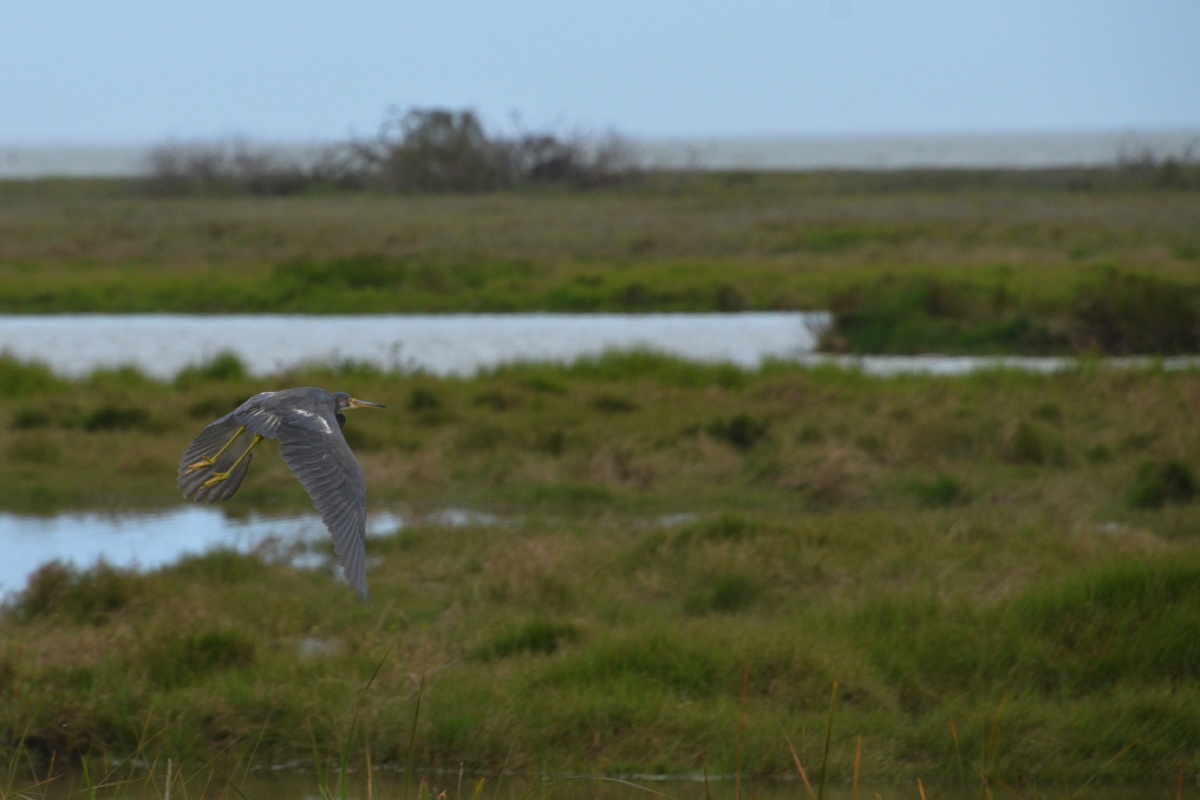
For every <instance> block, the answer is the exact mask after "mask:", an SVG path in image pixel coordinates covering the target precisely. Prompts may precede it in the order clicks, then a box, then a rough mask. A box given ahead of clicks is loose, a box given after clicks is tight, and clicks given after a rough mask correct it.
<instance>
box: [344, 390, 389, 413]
mask: <svg viewBox="0 0 1200 800" xmlns="http://www.w3.org/2000/svg"><path fill="white" fill-rule="evenodd" d="M333 407H334V410H336V411H337V413H339V414H340V413H341V412H343V411H346V410H348V409H351V408H387V406H385V405H383V404H382V403H371V402H368V401H366V400H359V399H358V398H357V397H351V396H350V395H349V394H347V393H346V392H337V393H335V394H334V395H333Z"/></svg>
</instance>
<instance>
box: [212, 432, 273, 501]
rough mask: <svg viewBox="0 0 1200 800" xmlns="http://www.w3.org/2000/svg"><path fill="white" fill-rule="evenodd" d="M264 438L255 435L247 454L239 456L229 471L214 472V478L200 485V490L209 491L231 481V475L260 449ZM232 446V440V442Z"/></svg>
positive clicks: (257, 434) (260, 435)
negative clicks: (212, 487)
mask: <svg viewBox="0 0 1200 800" xmlns="http://www.w3.org/2000/svg"><path fill="white" fill-rule="evenodd" d="M263 438H264V437H263V436H262V434H259V433H256V434H254V441H253V442H251V443H250V446H249V447H247V448H246V452H244V453H242V454H241V455H240V456H238V459H237V461H235V462H233V463H232V464H230V465H229V469H227V470H225V471H224V472H214V473H213V476H212V477H211V478H209V479H208V480H206V481H205V482H204V483H202V484H200V488H201V489H207V488H208V487H210V486H216V485H217V484H218V483H221V482H222V481H225V480H229V476H230V474H232V473H233V471H234V470H235V469H237V466H238V464H240V463H242V462H243V461H245V460H246V456H248V455H250V451H251V450H253V449H254V448H256V447H258V443H259V442H261V441H262V440H263ZM230 444H232V440H231V441H230ZM225 446H226V447H228V446H229V445H225ZM217 455H220V453H218V454H217Z"/></svg>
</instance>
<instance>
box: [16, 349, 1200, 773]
mask: <svg viewBox="0 0 1200 800" xmlns="http://www.w3.org/2000/svg"><path fill="white" fill-rule="evenodd" d="M3 371H4V376H5V384H6V386H9V387H18V388H17V390H16V391H15V392H10V393H9V394H8V395H7V396H6V397H4V398H3V399H2V400H0V452H3V453H4V454H5V455H6V458H5V459H4V461H3V466H2V467H0V470H2V471H3V472H2V474H0V480H2V481H3V483H4V485H5V487H6V490H5V492H4V495H3V501H4V505H5V507H7V508H8V509H10V510H22V511H26V510H35V509H44V510H50V509H52V508H58V507H71V508H78V507H93V508H120V509H129V508H146V507H155V506H165V505H169V504H173V503H175V502H177V501H178V498H177V493H176V491H175V489H174V467H175V463H176V460H177V458H178V456H179V453H180V451H181V450H182V449H183V447H184V446H185V445H186V443H187V442H188V441H190V439H191V437H192V436H193V435H194V433H195V432H196V431H198V430H199V429H200V428H201V427H202V426H203V425H204V424H205V423H206V422H207V421H208V420H209V419H211V418H212V417H214V416H215V415H217V414H219V413H221V412H222V411H223V410H226V409H228V408H230V407H231V406H232V405H233V404H234V403H235V402H238V401H239V400H240V399H241V398H243V397H244V396H246V395H248V394H250V393H252V392H254V391H257V390H259V389H262V388H269V387H274V386H286V385H293V384H307V383H313V384H318V385H326V386H330V387H339V388H346V389H350V390H352V391H354V392H355V393H357V394H359V395H361V396H363V397H368V398H372V399H376V400H379V401H382V402H385V403H388V404H389V406H390V408H389V410H387V411H386V412H379V413H370V414H369V413H368V412H361V413H360V414H359V415H358V416H356V417H354V418H353V419H351V420H350V422H349V424H348V426H347V427H348V431H349V438H350V441H351V443H352V444H353V446H354V447H355V448H356V450H357V452H358V454H359V457H360V459H361V461H362V462H363V465H364V467H365V470H366V473H367V476H368V483H369V493H370V499H371V504H372V506H373V507H374V508H379V509H385V508H406V509H410V510H412V511H414V512H417V513H418V514H419V513H421V512H425V511H431V510H436V509H438V508H443V507H447V506H456V507H468V508H473V509H477V510H481V511H486V512H489V513H492V514H495V515H497V517H498V518H499V519H500V522H498V523H497V524H494V525H484V526H476V527H469V528H466V529H452V530H450V529H442V528H439V527H437V526H435V525H426V526H418V527H416V528H413V529H410V530H405V531H401V532H399V533H397V534H396V535H394V536H389V537H385V538H382V539H378V540H372V541H371V543H370V547H369V550H370V555H371V556H372V558H373V559H375V561H374V562H373V565H372V567H371V570H370V573H369V578H370V581H371V585H372V592H373V598H372V601H371V602H370V603H369V604H366V605H363V604H360V603H358V602H357V601H356V600H355V598H354V595H353V592H351V591H350V590H349V589H347V588H346V587H344V586H342V585H339V584H337V583H335V582H333V581H332V580H331V579H330V577H329V576H328V575H327V574H326V573H325V572H324V571H320V570H318V571H300V570H296V569H293V568H291V567H289V566H287V562H286V559H283V558H281V556H280V554H279V553H271V552H264V553H262V554H259V555H258V556H244V555H237V554H233V553H229V552H218V553H214V554H211V555H207V556H203V557H198V558H191V559H188V560H186V561H184V562H183V563H181V564H179V565H177V566H174V567H171V568H168V569H165V570H162V571H159V572H155V573H151V574H145V575H139V574H128V573H125V572H121V571H117V570H113V569H111V568H101V569H95V570H92V571H89V572H86V573H82V574H80V573H75V572H73V571H71V570H68V569H64V568H62V567H57V566H51V567H47V568H46V569H44V570H43V571H42V572H41V573H39V574H38V575H37V576H36V577H35V578H34V580H33V581H32V583H31V585H30V587H29V588H28V589H27V590H26V591H25V592H24V593H22V594H20V595H19V596H16V597H13V598H10V602H9V605H8V607H7V611H6V613H5V615H4V618H3V621H2V622H0V641H2V642H3V645H2V650H0V692H3V693H4V695H5V698H6V701H5V703H3V704H2V706H0V727H2V729H3V730H4V731H6V734H5V741H6V742H9V746H13V745H15V744H16V743H18V742H22V743H23V746H24V747H25V748H27V749H28V750H29V751H30V752H32V753H34V754H36V755H38V756H39V757H42V758H46V757H49V754H51V753H55V754H57V756H58V758H60V759H65V758H68V757H70V756H74V755H79V754H93V755H95V754H97V753H104V752H108V753H116V754H123V753H128V752H132V751H135V750H136V751H139V752H141V751H149V752H153V753H155V754H161V756H162V758H165V757H167V756H168V755H171V756H173V757H175V758H176V759H183V760H185V761H189V760H190V763H203V762H205V761H207V760H208V759H210V758H213V757H217V756H218V755H221V756H223V757H231V758H236V759H240V760H241V763H246V762H248V761H250V760H255V761H256V762H258V763H264V764H272V763H283V762H291V761H294V760H297V759H299V760H300V761H301V762H309V763H311V761H312V759H314V758H316V757H319V758H322V759H323V758H325V757H330V758H336V757H337V756H338V755H339V753H340V752H341V747H342V746H343V745H344V744H345V742H346V741H347V739H348V738H349V737H350V735H351V726H352V724H354V725H355V727H354V745H353V749H352V753H353V758H354V760H355V761H356V762H357V763H361V762H362V760H363V759H364V758H365V757H366V753H367V752H368V750H369V753H370V757H371V758H372V759H373V761H374V763H377V764H378V763H398V764H405V763H407V762H408V759H409V758H410V756H411V755H412V753H413V752H415V758H416V761H417V763H419V764H422V765H426V766H438V765H440V766H444V767H448V768H454V767H456V765H458V764H460V763H461V764H465V765H467V766H468V767H469V768H478V769H491V770H495V769H499V768H501V767H503V766H507V768H509V769H515V770H521V771H530V770H552V771H563V770H567V771H587V772H595V771H665V772H698V771H700V770H702V769H705V768H707V769H708V770H709V771H710V772H712V773H713V774H717V773H729V772H733V771H735V770H736V769H738V768H739V764H740V769H741V770H742V771H743V772H744V773H745V774H747V775H763V774H793V775H794V774H795V772H794V771H795V766H794V761H793V756H792V754H791V752H790V750H789V740H790V742H791V744H792V745H794V747H795V748H796V753H797V755H798V756H799V757H800V759H801V761H802V763H804V764H805V765H807V766H808V767H809V768H810V769H811V768H813V766H814V765H815V764H819V763H820V761H821V758H822V756H821V752H822V746H823V741H824V735H825V730H826V724H827V716H828V711H829V700H830V692H831V690H832V687H833V683H834V681H835V680H836V681H837V682H838V709H837V714H836V719H835V723H834V736H833V740H832V743H831V749H830V756H829V759H830V760H829V770H830V775H831V776H836V777H837V778H838V779H839V780H841V779H848V778H849V777H850V776H851V774H852V772H853V770H854V759H855V750H856V746H857V741H858V739H857V737H859V736H861V737H862V754H863V755H862V762H861V766H860V771H861V775H862V777H863V779H864V780H866V779H868V778H869V779H871V780H875V781H878V780H885V781H887V780H897V781H899V780H911V779H912V778H913V777H916V776H920V777H923V778H924V779H925V780H926V781H938V782H940V783H943V784H945V783H947V782H951V783H953V782H955V781H961V780H965V781H967V783H968V785H970V786H973V787H978V786H979V781H980V780H981V776H985V777H986V779H988V780H1003V781H1004V782H1006V783H1008V784H1009V785H1014V786H1018V785H1022V784H1025V783H1033V784H1036V783H1041V782H1045V781H1058V782H1062V781H1069V782H1071V783H1072V784H1075V785H1078V784H1079V783H1081V782H1083V781H1087V780H1093V781H1103V782H1108V781H1114V780H1117V781H1126V780H1138V781H1164V782H1166V781H1170V780H1173V779H1174V777H1175V776H1176V775H1177V773H1178V771H1179V770H1180V769H1183V770H1185V771H1186V772H1187V774H1189V775H1195V774H1196V770H1197V769H1200V750H1198V749H1197V742H1200V728H1198V727H1197V724H1198V723H1197V721H1198V720H1200V639H1198V638H1197V637H1196V636H1195V631H1196V630H1197V626H1200V549H1198V547H1197V542H1196V537H1195V530H1196V527H1197V522H1200V507H1198V506H1197V505H1196V504H1195V503H1194V502H1192V501H1193V498H1194V495H1195V493H1196V491H1197V485H1196V478H1195V476H1194V466H1193V465H1194V464H1195V453H1196V452H1197V446H1198V445H1200V442H1197V437H1200V433H1197V431H1196V428H1195V426H1194V425H1192V424H1191V422H1192V420H1193V418H1194V417H1195V415H1196V412H1197V406H1198V405H1200V376H1197V375H1196V374H1194V373H1190V372H1189V373H1164V372H1159V371H1154V370H1150V371H1138V372H1130V371H1121V370H1117V371H1112V370H1108V369H1104V368H1101V367H1098V366H1094V367H1082V368H1080V369H1078V370H1076V371H1072V372H1069V373H1066V374H1062V375H1058V376H1054V377H1045V376H1033V375H1026V374H1018V373H1009V372H997V373H987V374H982V375H977V376H973V377H966V378H955V379H933V378H919V377H908V378H900V379H890V380H877V379H871V378H867V377H863V376H860V375H856V374H854V373H848V372H842V371H837V370H812V371H807V370H800V369H796V368H793V367H788V366H785V365H771V366H768V367H766V368H764V369H762V370H761V371H757V372H744V371H739V370H736V369H733V368H727V367H700V366H695V365H689V364H686V363H682V362H677V361H672V360H667V359H662V358H658V357H654V356H650V355H629V356H612V357H607V358H604V359H598V360H594V361H589V362H583V363H580V364H577V365H575V366H573V367H561V368H550V367H542V366H523V367H512V368H507V369H503V370H500V371H497V372H495V373H492V374H488V375H485V376H481V377H479V378H476V379H471V380H463V379H457V380H435V379H432V378H428V377H421V376H402V375H393V374H378V373H373V372H371V371H370V370H358V371H351V372H347V373H341V374H333V373H326V372H309V373H300V374H291V375H283V376H276V377H273V378H271V379H270V380H266V381H263V380H254V379H247V378H244V377H237V375H236V372H237V371H236V369H232V368H231V367H230V365H229V364H228V363H225V364H224V365H214V366H211V367H209V368H207V369H197V370H194V371H192V372H190V373H189V374H187V375H184V376H181V377H180V379H179V380H178V381H177V382H176V383H175V384H170V385H168V384H160V383H155V382H152V381H149V380H146V379H145V378H140V377H139V376H136V375H134V374H129V373H121V374H112V373H108V374H100V375H97V376H94V377H93V378H92V379H90V380H87V381H83V382H80V383H71V382H62V381H59V380H55V379H52V378H51V377H48V376H47V375H46V374H45V373H44V372H43V371H41V370H39V369H37V368H35V367H31V366H29V365H22V364H15V363H12V362H11V361H10V362H4V363H3ZM221 375H223V376H225V377H224V378H221V377H217V376H221ZM137 409H147V410H146V411H145V413H138V412H137ZM268 455H269V454H268ZM230 505H231V507H232V508H233V509H234V510H241V511H248V510H258V511H277V512H284V511H298V510H302V509H303V508H305V507H306V505H307V501H306V498H304V496H303V494H302V492H301V490H300V489H299V487H298V485H297V484H296V483H295V481H294V480H293V479H292V478H291V477H290V475H289V474H288V473H287V472H286V469H285V468H284V466H283V465H282V463H281V462H280V461H279V460H278V459H275V458H270V457H263V458H260V459H258V460H257V461H256V463H255V468H254V469H253V470H252V474H251V476H250V477H249V478H248V480H247V483H246V485H245V486H244V487H243V488H242V490H241V492H240V493H239V496H238V497H237V498H235V500H234V501H232V502H231V504H230ZM318 552H320V553H322V554H325V555H328V554H329V548H327V547H325V546H324V545H322V546H321V547H319V548H318ZM251 608H252V609H253V610H254V612H253V613H249V614H248V613H246V612H247V609H251ZM418 704H419V711H418ZM356 713H357V717H356ZM414 719H415V721H416V735H415V739H413V738H411V736H412V733H411V731H412V726H413V724H414ZM410 742H413V743H415V744H413V747H414V748H415V751H410Z"/></svg>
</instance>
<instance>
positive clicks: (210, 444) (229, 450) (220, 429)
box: [178, 412, 254, 503]
mask: <svg viewBox="0 0 1200 800" xmlns="http://www.w3.org/2000/svg"><path fill="white" fill-rule="evenodd" d="M234 413H236V412H234ZM241 427H242V423H241V422H239V421H238V420H237V418H236V417H235V416H234V414H226V415H225V416H223V417H221V418H220V419H219V420H217V421H216V422H214V423H212V424H211V425H209V426H208V427H207V428H205V429H204V430H202V431H201V432H200V435H199V436H197V437H196V438H195V440H194V441H193V442H192V445H191V447H189V448H188V449H187V451H186V452H185V453H184V454H183V458H182V459H180V461H179V475H178V482H179V488H180V489H181V490H182V491H183V496H184V497H187V498H190V499H192V500H201V501H203V502H205V503H212V502H214V501H217V500H228V499H229V498H231V497H233V494H234V492H236V491H237V490H238V487H239V486H241V485H242V479H243V478H245V477H246V470H248V469H250V461H251V459H253V458H254V455H253V454H250V455H247V456H246V457H245V458H244V459H243V460H242V462H241V463H240V464H238V466H237V469H236V470H234V472H233V473H232V474H230V476H229V478H228V480H224V481H222V482H220V483H217V484H214V485H213V486H209V487H207V488H205V487H204V482H205V481H207V480H208V479H209V478H211V477H212V476H213V474H214V473H217V472H224V471H225V470H227V469H229V467H230V466H231V465H232V464H233V462H234V461H237V458H238V456H240V455H241V454H242V453H243V452H245V450H246V448H247V447H249V446H250V442H251V441H252V437H250V436H245V435H243V436H242V437H240V438H239V439H238V440H237V441H236V442H234V443H233V444H232V445H231V446H230V447H225V445H226V444H228V443H229V440H230V438H231V437H232V436H233V435H234V434H235V433H237V431H238V429H239V428H241ZM223 447H225V452H223V453H221V456H220V458H218V459H217V460H216V461H214V462H213V463H212V465H211V466H206V467H201V468H199V469H195V470H192V469H190V467H191V466H192V465H193V464H196V463H198V462H202V461H204V460H205V459H207V458H210V457H212V456H214V455H216V454H217V453H218V452H220V450H221V448H223Z"/></svg>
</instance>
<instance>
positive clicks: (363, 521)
mask: <svg viewBox="0 0 1200 800" xmlns="http://www.w3.org/2000/svg"><path fill="white" fill-rule="evenodd" d="M385 407H386V406H382V405H380V404H379V403H368V402H367V401H365V400H359V399H357V398H355V397H351V396H350V395H348V394H346V393H345V392H335V393H333V394H330V393H329V392H327V391H325V390H324V389H317V388H315V387H312V386H306V387H302V388H299V389H285V390H283V391H280V392H262V393H261V394H256V395H254V397H251V398H250V399H249V400H247V401H246V402H244V403H242V404H241V405H240V406H238V407H237V408H235V409H234V410H233V411H231V412H229V413H228V414H226V415H225V416H223V417H221V418H220V419H219V420H217V421H216V422H214V423H212V424H210V425H209V426H208V427H207V428H205V429H204V430H203V431H201V432H200V435H199V436H197V437H196V439H195V441H193V442H192V445H191V447H189V448H188V449H187V452H185V453H184V454H183V458H182V459H181V460H180V462H179V488H180V489H182V490H183V494H184V496H185V497H188V498H192V499H194V500H203V501H204V502H206V503H211V502H213V501H215V500H228V499H229V498H230V497H233V495H234V492H236V491H237V490H238V487H239V486H241V485H242V478H244V477H245V476H246V470H247V469H249V467H250V459H251V458H252V455H251V451H253V450H254V448H255V447H257V446H258V444H259V442H261V441H262V440H263V439H276V440H278V441H279V445H280V447H279V451H280V453H281V454H282V455H283V460H284V462H285V463H286V464H287V465H288V468H289V469H291V471H292V473H293V474H295V476H296V477H297V478H299V479H300V483H301V485H303V486H304V491H306V492H308V496H309V497H310V498H312V501H313V505H314V506H316V507H317V511H319V512H321V518H322V519H323V520H325V527H327V528H328V529H329V534H330V536H332V537H333V549H334V550H335V551H336V552H337V556H338V561H339V562H341V565H342V571H343V572H344V573H345V575H346V580H347V581H348V582H349V583H350V585H351V586H353V587H354V588H355V589H357V590H358V596H359V597H360V598H361V599H363V600H366V599H367V554H366V540H367V481H366V478H365V477H364V476H363V471H362V467H361V466H359V464H358V461H357V460H356V459H355V458H354V453H353V452H352V451H351V450H350V445H348V444H347V443H346V437H344V436H343V435H342V426H344V425H345V424H346V417H345V416H344V415H343V414H342V412H343V411H346V410H348V409H351V408H385ZM247 431H249V432H250V433H251V434H252V435H253V437H254V438H253V439H252V440H251V441H250V444H249V446H247V447H246V449H245V450H241V451H240V454H239V448H235V447H234V443H235V442H237V440H238V439H239V438H240V437H241V435H242V434H244V433H246V432H247Z"/></svg>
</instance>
